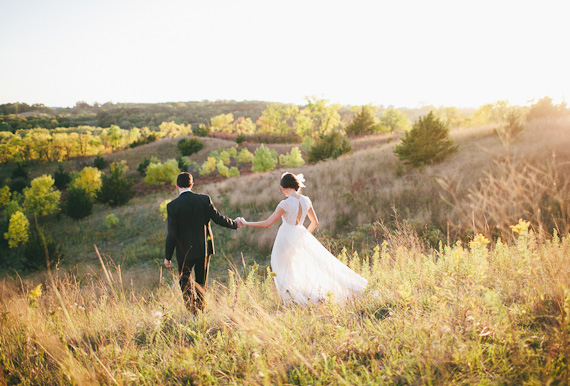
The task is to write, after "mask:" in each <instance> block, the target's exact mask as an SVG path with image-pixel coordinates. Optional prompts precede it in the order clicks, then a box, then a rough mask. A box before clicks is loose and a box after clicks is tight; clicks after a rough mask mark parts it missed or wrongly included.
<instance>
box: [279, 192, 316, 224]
mask: <svg viewBox="0 0 570 386" xmlns="http://www.w3.org/2000/svg"><path fill="white" fill-rule="evenodd" d="M311 205H312V204H311V200H310V199H309V197H307V196H303V195H300V196H299V198H295V197H293V196H289V197H288V198H286V199H285V200H283V201H281V202H280V203H279V207H280V208H281V209H283V210H284V211H285V214H284V215H283V222H284V223H287V224H291V225H303V222H304V221H305V218H306V217H307V212H308V211H309V209H310V208H311ZM299 206H300V208H299ZM299 209H300V212H301V213H300V214H299Z"/></svg>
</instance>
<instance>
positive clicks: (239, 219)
mask: <svg viewBox="0 0 570 386" xmlns="http://www.w3.org/2000/svg"><path fill="white" fill-rule="evenodd" d="M234 221H235V222H236V223H237V225H238V229H239V228H241V227H244V226H247V224H246V223H247V221H245V219H244V218H243V217H236V219H235V220H234Z"/></svg>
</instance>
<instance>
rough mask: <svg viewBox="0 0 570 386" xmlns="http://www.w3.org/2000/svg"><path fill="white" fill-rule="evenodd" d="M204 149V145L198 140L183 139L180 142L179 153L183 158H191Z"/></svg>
mask: <svg viewBox="0 0 570 386" xmlns="http://www.w3.org/2000/svg"><path fill="white" fill-rule="evenodd" d="M203 147H204V144H203V143H202V142H201V141H200V140H199V139H198V138H189V139H186V138H183V139H181V140H180V141H178V151H179V152H180V154H182V155H183V156H190V155H192V154H194V153H197V152H199V151H200V150H202V148H203Z"/></svg>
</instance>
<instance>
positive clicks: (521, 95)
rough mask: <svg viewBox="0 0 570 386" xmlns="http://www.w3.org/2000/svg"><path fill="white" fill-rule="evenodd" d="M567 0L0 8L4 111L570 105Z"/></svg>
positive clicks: (133, 0)
mask: <svg viewBox="0 0 570 386" xmlns="http://www.w3.org/2000/svg"><path fill="white" fill-rule="evenodd" d="M569 15H570V1H568V0H557V1H551V0H540V1H538V0H537V1H534V0H533V1H528V0H518V1H511V0H505V1H501V0H478V1H473V0H470V1H462V0H445V1H444V0H430V1H426V0H390V1H383V0H382V1H381V0H376V1H373V0H371V1H362V0H347V1H335V0H281V1H274V0H257V1H256V0H179V1H174V0H160V1H148V0H104V1H95V0H49V1H48V0H0V47H1V48H0V103H9V102H25V103H28V104H32V103H44V104H45V105H47V106H60V107H65V106H73V105H75V102H77V101H86V102H88V103H90V104H92V103H94V102H99V103H105V102H109V101H110V102H114V103H117V102H148V103H153V102H177V101H201V100H210V101H214V100H236V101H242V100H261V101H271V102H285V103H296V104H304V101H305V97H306V96H315V97H318V98H324V99H328V100H330V101H331V102H332V103H341V104H347V105H363V104H367V103H373V104H375V105H394V106H397V107H402V106H407V107H417V106H419V105H422V104H433V105H436V106H441V105H445V106H458V107H478V106H480V105H482V104H484V103H489V102H494V101H497V100H501V99H508V100H509V101H510V102H511V103H513V104H521V105H522V104H527V103H528V102H529V101H530V100H533V99H534V100H536V99H539V98H541V97H544V96H550V97H552V98H553V99H554V101H555V103H559V102H560V101H562V100H563V98H566V100H567V101H568V98H570V73H569V72H570V50H569V47H570V22H568V17H569Z"/></svg>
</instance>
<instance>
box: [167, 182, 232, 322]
mask: <svg viewBox="0 0 570 386" xmlns="http://www.w3.org/2000/svg"><path fill="white" fill-rule="evenodd" d="M166 209H167V212H168V219H167V223H168V234H167V236H166V248H165V256H166V260H171V259H172V254H173V253H174V249H176V260H177V262H178V272H179V273H180V288H181V289H182V294H183V296H184V301H185V303H186V307H188V309H190V310H192V311H193V310H194V309H195V308H199V309H202V308H203V307H204V297H203V293H202V292H203V290H205V288H206V283H207V280H208V266H209V263H210V255H212V254H214V236H213V234H212V229H211V228H210V220H212V221H214V222H215V223H216V224H218V225H221V226H224V227H226V228H232V229H237V223H236V222H235V221H233V220H231V219H229V218H227V217H225V216H223V215H221V214H220V213H219V212H218V211H217V209H216V208H215V207H214V204H213V203H212V200H211V199H210V196H207V195H205V194H196V193H194V192H191V191H189V192H182V193H181V194H180V195H179V196H178V198H176V199H174V200H172V201H171V202H170V203H169V204H168V205H167V206H166ZM192 268H194V273H195V275H196V283H198V284H199V285H200V286H198V287H197V294H194V291H193V290H192V284H193V281H192V280H191V279H190V274H191V272H192ZM196 295H197V296H196Z"/></svg>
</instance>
